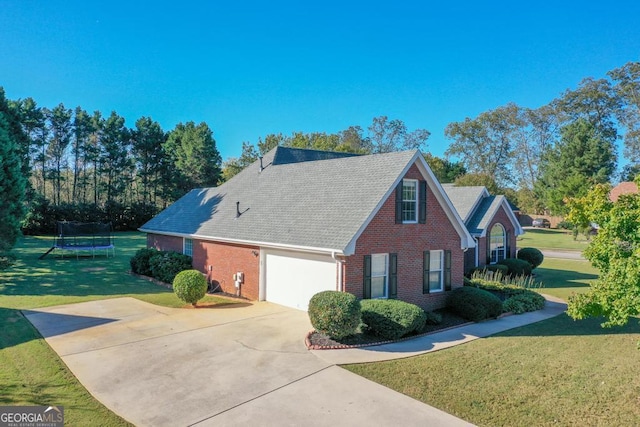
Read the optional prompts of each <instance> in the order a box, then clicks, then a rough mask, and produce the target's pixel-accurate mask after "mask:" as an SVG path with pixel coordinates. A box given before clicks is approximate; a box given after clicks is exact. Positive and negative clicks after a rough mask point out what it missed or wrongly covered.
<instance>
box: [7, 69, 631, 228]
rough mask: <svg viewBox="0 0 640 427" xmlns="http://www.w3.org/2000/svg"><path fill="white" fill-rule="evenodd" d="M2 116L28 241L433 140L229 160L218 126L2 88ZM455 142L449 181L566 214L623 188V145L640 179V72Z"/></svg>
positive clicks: (353, 141) (299, 137) (277, 141)
mask: <svg viewBox="0 0 640 427" xmlns="http://www.w3.org/2000/svg"><path fill="white" fill-rule="evenodd" d="M0 108H1V110H0V113H1V114H2V118H3V124H2V127H3V129H4V130H5V131H6V136H5V137H4V139H5V140H11V141H12V142H13V143H14V144H15V154H16V155H17V158H18V160H19V165H20V166H19V169H20V172H21V176H22V177H23V179H24V188H25V190H24V193H25V198H24V200H25V202H26V203H25V208H26V217H25V218H24V219H23V220H22V227H23V230H25V231H26V232H51V231H53V224H54V221H55V220H56V219H78V220H104V221H111V222H112V223H113V224H114V226H115V228H116V229H135V228H136V227H138V226H139V225H140V224H141V223H143V222H144V221H146V220H147V219H149V218H150V217H152V216H153V215H154V214H155V213H157V212H158V211H159V210H160V209H162V208H164V207H166V206H167V205H168V204H170V203H172V202H173V201H174V200H176V199H177V198H179V197H181V196H182V195H183V194H185V193H186V192H187V191H189V190H190V189H192V188H197V187H207V186H214V185H219V184H220V183H222V182H224V181H226V180H228V179H230V178H231V177H232V176H234V175H235V174H237V173H238V172H239V171H241V170H242V169H243V168H244V167H246V166H248V165H249V164H251V163H252V162H253V161H255V160H256V159H257V158H258V156H260V155H263V154H264V153H266V152H267V151H269V150H270V149H272V148H273V147H275V146H278V145H283V146H289V147H299V148H312V149H318V150H332V151H345V152H353V153H360V154H369V153H383V152H389V151H397V150H405V149H416V148H417V149H422V150H423V151H426V150H425V148H426V144H427V141H428V138H429V136H430V132H429V131H428V130H426V129H414V130H411V129H408V128H407V126H406V125H405V123H404V122H403V121H402V120H399V119H390V118H388V117H386V116H380V117H375V118H373V120H372V122H371V124H370V125H369V126H368V127H367V128H366V129H363V128H361V127H360V126H350V127H348V128H347V129H345V130H343V131H339V132H336V133H325V132H313V133H304V132H294V133H292V134H291V135H283V134H282V133H278V134H269V135H266V136H264V138H259V139H258V141H256V142H255V143H250V142H243V143H242V152H241V155H240V156H239V157H236V158H229V159H227V160H226V161H225V162H224V163H223V162H222V159H221V156H220V153H219V151H218V150H217V147H216V141H215V139H214V138H213V132H212V130H211V129H210V128H209V126H208V125H207V124H206V123H200V124H196V123H194V122H187V123H179V124H178V125H176V126H175V128H174V129H172V130H170V131H165V130H163V129H162V127H161V126H160V125H159V124H158V123H157V122H155V121H153V119H151V118H150V117H141V118H139V119H138V120H137V121H136V122H135V124H134V126H133V127H128V126H127V125H126V124H125V120H124V118H123V117H121V116H119V115H118V114H117V113H116V112H111V113H110V114H109V115H106V116H104V115H103V114H102V113H101V112H99V111H95V112H93V113H89V112H87V111H86V110H84V109H83V108H81V107H76V108H75V109H71V108H68V107H66V106H64V105H63V104H59V105H57V106H55V107H53V108H46V107H41V106H39V105H37V103H36V101H35V100H33V99H32V98H27V99H19V100H7V99H6V98H5V95H4V91H3V90H1V88H0ZM445 136H446V137H447V138H448V139H449V140H451V144H450V146H449V147H448V149H447V151H446V152H445V156H444V157H437V156H434V155H431V154H430V153H428V152H427V153H426V154H425V159H426V160H427V162H428V163H429V165H430V166H431V168H432V169H433V171H434V173H435V174H436V176H437V177H438V178H439V179H440V180H441V181H442V182H455V183H456V184H458V185H485V186H487V187H488V188H489V189H490V191H491V192H494V193H497V192H501V193H504V194H506V195H507V197H508V198H509V199H510V200H511V201H512V202H513V203H515V204H517V205H519V206H520V208H521V209H523V210H524V211H525V212H528V213H532V214H536V213H540V212H542V211H549V212H552V213H558V214H564V213H566V201H567V199H568V198H570V197H580V196H583V195H584V194H586V191H587V190H588V188H589V187H590V186H592V185H593V184H597V183H603V182H609V181H610V180H611V179H612V177H613V174H614V172H615V170H616V165H617V156H616V151H615V143H616V141H617V140H618V138H624V146H625V156H626V157H627V158H628V160H629V161H630V164H629V165H628V166H627V167H626V168H625V170H624V171H623V172H624V173H623V177H622V178H623V179H631V178H632V177H633V176H635V175H636V174H637V172H638V171H639V170H640V63H638V62H631V63H628V64H626V65H624V66H622V67H620V68H617V69H615V70H612V71H610V72H609V73H607V76H606V77H604V78H600V79H594V78H591V77H589V78H586V79H584V80H583V81H582V82H580V84H579V85H578V87H577V88H576V89H573V90H567V91H565V92H564V93H562V94H561V95H560V96H559V97H558V98H556V99H554V100H552V101H551V102H549V104H547V105H544V106H542V107H538V108H528V107H522V106H518V105H516V104H514V103H509V104H507V105H505V106H501V107H498V108H495V109H493V110H489V111H486V112H483V113H481V114H479V115H478V116H477V117H475V118H466V119H465V120H463V121H460V122H454V123H451V124H449V125H448V126H447V127H446V129H445ZM7 146H8V145H7ZM5 148H6V147H5ZM9 151H11V150H9ZM7 156H8V155H7ZM9 157H11V156H8V157H7V158H9ZM6 182H11V181H10V180H8V179H7V180H6ZM14 188H20V186H19V185H17V186H14Z"/></svg>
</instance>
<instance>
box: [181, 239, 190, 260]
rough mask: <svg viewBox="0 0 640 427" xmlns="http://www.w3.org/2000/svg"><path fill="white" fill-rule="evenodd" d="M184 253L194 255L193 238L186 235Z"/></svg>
mask: <svg viewBox="0 0 640 427" xmlns="http://www.w3.org/2000/svg"><path fill="white" fill-rule="evenodd" d="M182 253H183V254H185V255H189V256H191V257H192V256H193V240H192V239H187V238H186V237H185V239H184V243H183V247H182Z"/></svg>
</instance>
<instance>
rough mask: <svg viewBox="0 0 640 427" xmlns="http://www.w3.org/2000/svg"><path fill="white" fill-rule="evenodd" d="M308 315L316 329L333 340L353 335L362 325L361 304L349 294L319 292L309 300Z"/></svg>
mask: <svg viewBox="0 0 640 427" xmlns="http://www.w3.org/2000/svg"><path fill="white" fill-rule="evenodd" d="M307 313H308V314H309V320H310V321H311V325H312V326H313V327H314V329H315V330H316V331H318V332H320V333H321V334H325V335H328V336H329V337H330V338H333V339H342V338H345V337H348V336H349V335H353V334H354V333H355V332H356V330H357V329H358V326H359V325H360V302H359V301H358V300H357V299H356V297H355V295H353V294H350V293H347V292H338V291H322V292H318V293H317V294H315V295H314V296H312V297H311V300H309V309H308V310H307Z"/></svg>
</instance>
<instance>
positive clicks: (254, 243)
mask: <svg viewBox="0 0 640 427" xmlns="http://www.w3.org/2000/svg"><path fill="white" fill-rule="evenodd" d="M138 231H140V232H142V233H149V234H159V235H162V236H174V237H182V238H185V237H186V238H187V239H199V240H206V241H210V242H220V243H231V244H236V245H248V246H256V247H263V248H273V249H286V250H292V251H300V252H309V253H318V254H330V255H344V252H343V251H342V250H341V249H331V248H316V247H313V246H297V245H287V244H281V243H271V242H261V241H253V240H240V239H227V238H221V237H216V236H204V235H200V234H185V233H173V232H170V231H158V230H149V229H144V228H139V229H138Z"/></svg>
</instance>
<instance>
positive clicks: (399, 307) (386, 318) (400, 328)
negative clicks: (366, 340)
mask: <svg viewBox="0 0 640 427" xmlns="http://www.w3.org/2000/svg"><path fill="white" fill-rule="evenodd" d="M360 305H361V307H362V322H363V323H364V324H366V325H367V327H368V328H369V330H370V331H371V332H373V333H374V334H375V335H378V336H379V337H382V338H386V339H390V340H396V339H398V338H401V337H403V336H405V335H407V334H410V333H411V332H419V331H421V330H422V329H423V328H424V325H425V322H426V321H427V315H426V314H425V312H424V310H422V309H421V308H420V307H418V306H417V305H414V304H409V303H408V302H404V301H399V300H396V299H367V300H362V301H361V302H360Z"/></svg>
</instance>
